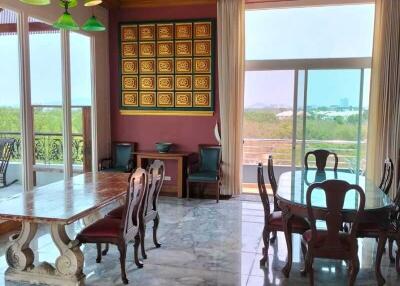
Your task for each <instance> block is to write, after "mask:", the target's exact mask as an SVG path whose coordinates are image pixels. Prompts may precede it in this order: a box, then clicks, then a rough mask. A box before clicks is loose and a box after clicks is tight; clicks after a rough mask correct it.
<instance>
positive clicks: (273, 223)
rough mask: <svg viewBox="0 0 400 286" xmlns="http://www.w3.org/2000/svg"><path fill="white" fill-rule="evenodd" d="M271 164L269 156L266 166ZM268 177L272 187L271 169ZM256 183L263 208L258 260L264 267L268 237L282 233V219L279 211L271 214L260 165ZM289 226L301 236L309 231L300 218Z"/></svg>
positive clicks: (292, 220) (293, 220) (295, 218)
mask: <svg viewBox="0 0 400 286" xmlns="http://www.w3.org/2000/svg"><path fill="white" fill-rule="evenodd" d="M271 163H272V156H270V157H269V159H268V165H269V166H271V165H272V164H271ZM268 175H269V176H270V182H271V185H272V184H273V183H272V182H276V181H275V176H274V174H273V169H272V168H269V170H268ZM271 176H272V177H273V179H272V180H271ZM257 182H258V191H259V193H260V197H261V202H262V204H263V207H264V229H263V241H264V248H263V257H262V259H261V260H260V265H261V266H264V265H265V262H266V261H267V260H268V248H269V243H270V237H269V236H270V233H271V232H273V233H276V232H277V231H283V218H282V212H281V211H280V210H274V211H272V212H271V208H270V205H269V198H268V194H267V189H266V188H265V182H264V172H263V165H262V163H258V168H257ZM273 188H274V187H273ZM275 194H276V190H275V192H274V195H275ZM291 226H292V232H293V233H300V234H302V233H303V232H304V231H306V230H307V229H309V226H308V223H307V222H306V221H305V220H304V219H302V218H300V217H296V216H294V217H293V218H292V219H291ZM272 242H273V241H272V238H271V243H272Z"/></svg>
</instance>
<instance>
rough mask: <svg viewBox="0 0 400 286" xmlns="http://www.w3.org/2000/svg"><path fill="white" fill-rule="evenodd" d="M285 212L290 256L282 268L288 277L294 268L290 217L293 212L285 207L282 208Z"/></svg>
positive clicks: (284, 225) (285, 226)
mask: <svg viewBox="0 0 400 286" xmlns="http://www.w3.org/2000/svg"><path fill="white" fill-rule="evenodd" d="M282 213H283V230H284V232H285V239H286V246H287V252H288V258H287V262H286V265H285V267H283V269H282V273H283V275H285V277H286V278H288V277H289V275H290V270H291V269H292V260H293V257H292V255H293V254H292V252H293V251H292V225H291V223H290V219H291V217H292V214H291V213H290V210H289V209H287V208H285V209H283V210H282Z"/></svg>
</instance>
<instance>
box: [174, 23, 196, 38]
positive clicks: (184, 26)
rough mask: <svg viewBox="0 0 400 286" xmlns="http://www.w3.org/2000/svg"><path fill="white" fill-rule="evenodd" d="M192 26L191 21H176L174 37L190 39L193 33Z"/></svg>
mask: <svg viewBox="0 0 400 286" xmlns="http://www.w3.org/2000/svg"><path fill="white" fill-rule="evenodd" d="M192 27H193V24H192V23H176V24H175V39H191V38H192V34H193V33H192Z"/></svg>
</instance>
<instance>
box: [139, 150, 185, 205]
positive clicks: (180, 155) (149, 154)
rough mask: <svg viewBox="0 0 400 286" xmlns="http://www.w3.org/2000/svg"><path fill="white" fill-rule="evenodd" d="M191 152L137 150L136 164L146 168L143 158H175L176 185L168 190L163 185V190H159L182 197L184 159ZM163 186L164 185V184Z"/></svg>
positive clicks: (183, 190) (183, 189) (183, 188)
mask: <svg viewBox="0 0 400 286" xmlns="http://www.w3.org/2000/svg"><path fill="white" fill-rule="evenodd" d="M190 154H191V153H189V152H171V153H170V152H169V153H159V152H156V151H139V152H135V155H136V162H137V163H136V164H137V167H142V168H146V165H144V162H143V161H144V160H148V159H151V160H176V161H177V162H178V167H177V178H176V187H174V188H171V190H170V191H167V192H166V191H165V189H166V188H165V187H163V189H164V191H163V190H161V192H164V193H167V194H171V193H175V194H176V195H177V196H178V197H179V198H182V197H183V194H184V192H185V191H186V184H185V180H186V168H185V165H186V161H187V157H188V156H189V155H190ZM164 186H165V185H164Z"/></svg>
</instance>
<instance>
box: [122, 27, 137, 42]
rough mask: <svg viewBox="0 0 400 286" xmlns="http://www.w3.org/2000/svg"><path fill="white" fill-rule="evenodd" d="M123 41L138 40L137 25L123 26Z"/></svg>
mask: <svg viewBox="0 0 400 286" xmlns="http://www.w3.org/2000/svg"><path fill="white" fill-rule="evenodd" d="M121 40H122V41H123V42H128V41H136V40H137V25H127V26H121Z"/></svg>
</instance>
